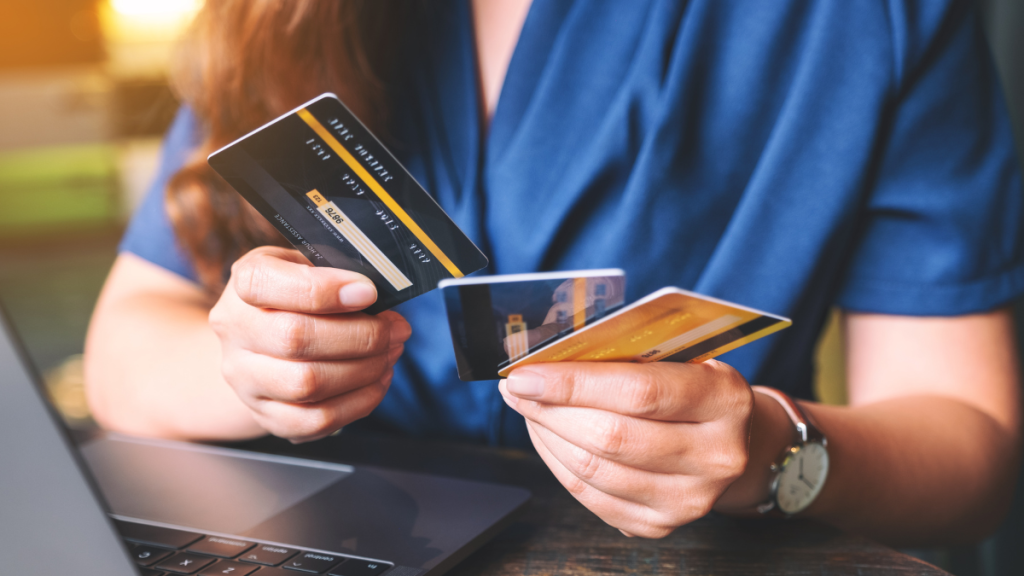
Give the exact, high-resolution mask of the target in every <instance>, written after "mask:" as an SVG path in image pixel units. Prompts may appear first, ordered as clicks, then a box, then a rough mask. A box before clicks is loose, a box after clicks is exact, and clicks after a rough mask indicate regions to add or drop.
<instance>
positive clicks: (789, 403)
mask: <svg viewBox="0 0 1024 576" xmlns="http://www.w3.org/2000/svg"><path fill="white" fill-rule="evenodd" d="M750 388H751V389H752V390H753V391H754V392H760V393H761V394H764V395H765V396H769V397H771V398H772V399H773V400H775V401H776V402H778V403H779V405H780V406H782V409H783V410H785V411H786V415H787V416H789V419H790V421H791V422H792V423H793V426H794V427H795V428H796V434H797V437H798V438H799V439H800V442H801V443H807V442H811V441H819V442H820V441H823V440H824V436H823V435H822V434H821V431H820V430H818V427H817V426H815V424H814V421H813V420H812V419H811V417H810V416H809V415H808V414H807V413H806V412H804V409H803V408H801V407H800V405H799V404H797V403H796V401H795V400H793V399H792V398H790V397H789V394H786V393H785V392H782V391H780V390H776V389H775V388H768V387H767V386H751V387H750Z"/></svg>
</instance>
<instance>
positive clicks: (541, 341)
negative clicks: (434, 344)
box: [440, 269, 626, 381]
mask: <svg viewBox="0 0 1024 576" xmlns="http://www.w3.org/2000/svg"><path fill="white" fill-rule="evenodd" d="M440 288H441V292H442V293H443V294H444V302H445V308H446V309H447V311H448V325H449V327H450V328H451V333H452V343H453V344H454V347H455V359H456V363H457V365H458V369H459V378H460V379H461V380H465V381H471V380H494V379H496V378H498V377H499V375H498V371H499V370H501V369H502V368H504V367H506V366H509V365H510V364H512V363H513V362H516V361H518V360H520V359H522V358H525V357H527V356H528V355H529V354H530V353H531V352H533V351H536V350H539V349H541V348H543V347H544V346H545V345H547V344H549V343H551V342H554V341H556V340H558V339H559V338H562V337H564V336H565V335H567V334H571V333H573V332H575V331H577V330H582V329H583V328H584V327H585V326H587V325H589V324H590V323H592V322H595V321H597V320H600V319H601V318H603V317H605V316H606V315H608V314H610V313H612V312H614V311H615V310H617V309H618V308H619V307H621V306H622V304H623V303H624V302H625V291H626V277H625V273H624V272H623V271H622V270H617V269H609V270H584V271H579V272H543V273H536V274H511V275H505V276H477V277H474V278H463V279H461V280H444V281H442V282H441V285H440Z"/></svg>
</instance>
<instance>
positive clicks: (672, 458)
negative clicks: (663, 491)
mask: <svg viewBox="0 0 1024 576" xmlns="http://www.w3.org/2000/svg"><path fill="white" fill-rule="evenodd" d="M504 386H505V384H504V383H500V384H499V385H498V389H499V390H500V391H501V392H502V395H503V396H504V397H505V401H506V402H510V400H512V401H515V404H514V406H513V405H512V404H511V403H510V404H509V405H510V406H512V407H513V408H514V409H515V410H516V411H517V412H519V413H520V414H522V415H523V416H524V417H526V418H527V419H528V420H530V421H532V422H535V423H537V424H539V425H541V426H543V427H544V428H545V429H546V430H550V431H551V432H553V433H554V434H557V435H558V436H559V437H561V438H563V439H564V440H565V441H567V442H569V443H570V444H572V445H574V446H578V447H580V448H581V449H583V450H585V451H587V452H588V453H589V454H593V455H595V456H596V457H601V458H606V459H610V460H614V461H616V462H619V463H621V464H624V465H626V466H631V467H634V468H638V469H641V470H647V471H650V472H657V473H664V474H690V473H693V472H695V471H696V470H697V469H699V468H702V467H703V466H704V465H705V463H706V461H702V460H701V457H702V456H704V455H705V454H704V452H705V449H706V447H708V446H710V445H711V438H709V435H710V434H712V433H713V429H714V428H715V427H714V426H709V425H705V424H693V423H676V422H672V423H669V422H660V421H656V420H646V419H642V418H630V417H624V416H621V415H618V414H615V413H613V412H608V411H606V410H596V409H593V408H576V407H569V406H557V405H546V404H539V403H537V402H533V401H530V400H517V399H516V398H515V397H514V396H510V395H509V394H508V393H507V392H505V390H504ZM707 456H709V457H711V458H712V459H714V458H716V457H717V455H715V454H710V455H707ZM695 461H696V462H699V463H698V464H694V462H695Z"/></svg>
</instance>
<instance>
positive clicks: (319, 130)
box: [297, 108, 465, 278]
mask: <svg viewBox="0 0 1024 576" xmlns="http://www.w3.org/2000/svg"><path fill="white" fill-rule="evenodd" d="M297 114H298V115H299V118H302V120H303V122H305V123H306V124H308V125H309V127H310V128H312V129H313V131H314V132H316V135H317V136H319V137H320V138H321V139H322V140H323V141H324V142H326V143H327V145H328V146H330V148H331V150H334V152H335V154H337V155H338V157H340V158H341V159H342V160H344V162H345V164H348V167H349V168H350V169H351V170H352V171H353V172H355V173H356V176H358V177H359V178H360V179H361V180H362V181H363V183H364V184H366V185H367V186H369V187H370V189H371V190H373V193H374V194H376V195H377V197H379V198H380V199H381V201H382V202H384V204H385V205H386V206H387V207H388V208H390V209H391V211H392V212H394V213H395V216H397V217H398V219H399V220H401V221H402V223H403V224H405V226H406V227H407V228H408V229H409V230H410V231H411V232H412V233H413V234H414V235H415V236H416V238H418V239H419V241H420V242H421V243H423V245H424V246H425V247H426V248H427V250H429V251H430V253H431V254H433V255H434V257H435V258H437V261H438V262H440V263H441V264H442V265H443V266H444V267H445V268H446V269H447V270H448V273H449V274H451V275H452V276H454V277H455V278H462V277H463V276H465V274H463V273H462V271H461V270H459V268H458V267H457V266H456V265H455V263H454V262H452V261H451V259H450V258H448V256H447V255H446V254H445V253H444V252H442V251H441V249H440V248H439V247H438V246H437V244H435V243H434V241H433V240H431V239H430V237H429V236H427V233H426V232H424V231H423V229H422V228H420V226H419V224H417V223H416V221H415V220H413V219H412V217H411V216H409V214H407V213H406V211H405V210H403V209H402V207H401V206H399V205H398V203H397V202H395V199H394V198H392V197H391V195H390V194H388V193H387V191H386V190H384V187H383V186H381V185H380V183H379V182H377V180H376V179H375V178H374V177H373V176H372V175H371V174H370V172H369V171H367V170H366V168H363V165H362V164H360V163H359V161H358V160H356V158H355V156H353V155H352V154H351V153H350V152H349V151H348V150H346V149H345V148H344V147H343V146H342V145H341V143H340V142H338V139H337V138H335V137H334V135H333V134H331V133H330V132H329V131H328V130H327V128H324V125H323V124H321V123H320V121H319V120H317V119H316V117H314V116H313V114H312V113H310V111H309V110H306V109H305V108H300V109H299V111H298V112H297Z"/></svg>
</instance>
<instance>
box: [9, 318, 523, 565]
mask: <svg viewBox="0 0 1024 576" xmlns="http://www.w3.org/2000/svg"><path fill="white" fill-rule="evenodd" d="M529 498H530V493H529V492H528V491H527V490H524V489H521V488H516V487H511V486H502V485H496V484H487V483H481V482H472V481H466V480H458V479H453V478H443V477H437V476H430V475H424V474H414V473H409V472H403V471H398V470H391V469H385V468H377V467H373V466H346V465H341V464H333V463H326V462H320V461H314V460H306V459H300V458H290V457H282V456H274V455H267V454H261V453H253V452H247V451H242V450H234V449H228V448H220V447H215V446H207V445H198V444H190V443H183V442H171V441H163V440H152V439H141V438H133V437H128V436H119V435H112V434H107V435H100V436H98V437H96V438H95V439H91V440H89V441H87V442H86V443H84V444H83V445H81V446H77V445H76V444H75V443H74V441H73V440H72V438H71V436H70V434H69V431H68V430H67V429H66V428H65V427H64V425H63V422H62V421H61V419H60V417H59V416H58V414H57V412H56V411H55V410H54V409H53V407H52V406H51V405H50V404H49V403H48V402H47V401H46V399H45V395H44V393H43V388H42V387H41V385H40V382H39V378H38V377H37V376H36V375H35V374H34V372H33V370H32V369H31V368H30V366H29V363H28V362H27V355H26V354H25V353H24V350H23V349H22V347H21V345H20V344H19V343H18V342H17V340H16V337H15V335H14V333H13V331H12V329H11V325H10V323H9V321H8V320H7V317H6V315H5V314H4V313H3V311H2V310H0V572H2V573H4V574H46V575H54V576H56V575H63V574H69V575H70V574H96V575H103V576H122V575H123V576H129V575H139V574H141V575H146V576H149V575H158V574H166V575H176V574H197V575H202V576H209V575H212V574H228V575H232V576H249V575H250V574H251V575H253V576H303V575H304V574H306V575H308V574H325V575H330V576H424V575H434V574H441V573H443V572H445V571H446V570H448V569H449V568H451V567H452V566H453V565H455V564H456V563H457V562H459V561H460V560H461V559H463V558H464V557H466V556H467V555H468V554H469V553H471V552H472V551H473V550H475V549H476V548H478V547H480V546H481V545H482V544H483V543H484V542H486V541H487V540H488V539H490V538H491V537H492V536H493V535H495V534H496V533H497V532H499V531H500V530H501V529H502V528H503V527H504V526H505V525H506V524H507V523H508V522H509V521H510V520H511V518H512V517H513V516H514V514H515V513H516V512H517V511H518V510H520V509H521V508H522V507H523V506H524V505H525V503H526V502H527V500H528V499H529Z"/></svg>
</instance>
